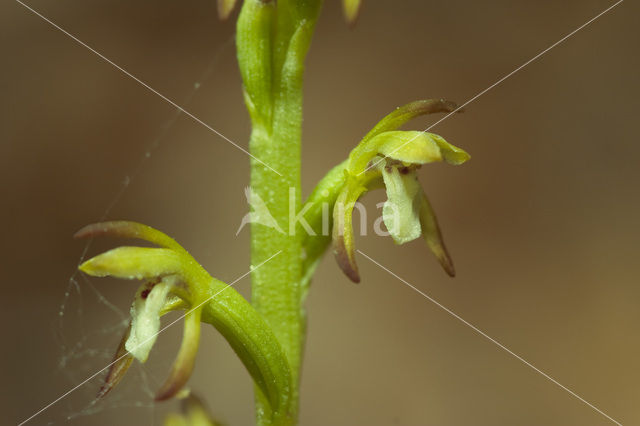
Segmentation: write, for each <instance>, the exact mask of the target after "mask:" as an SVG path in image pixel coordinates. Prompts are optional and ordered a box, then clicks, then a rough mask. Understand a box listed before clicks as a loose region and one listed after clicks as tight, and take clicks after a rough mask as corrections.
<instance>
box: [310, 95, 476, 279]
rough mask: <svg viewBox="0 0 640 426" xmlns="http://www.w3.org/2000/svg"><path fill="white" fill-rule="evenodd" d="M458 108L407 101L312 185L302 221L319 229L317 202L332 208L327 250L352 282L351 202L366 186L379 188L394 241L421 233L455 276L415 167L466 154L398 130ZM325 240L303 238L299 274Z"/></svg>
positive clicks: (315, 258) (463, 157) (422, 134)
mask: <svg viewBox="0 0 640 426" xmlns="http://www.w3.org/2000/svg"><path fill="white" fill-rule="evenodd" d="M454 111H458V108H457V106H456V105H455V104H454V103H452V102H449V101H445V100H443V99H430V100H423V101H416V102H411V103H409V104H407V105H405V106H402V107H400V108H397V109H396V110H395V111H394V112H392V113H391V114H389V115H387V116H386V117H385V118H383V119H382V120H381V121H380V122H379V123H378V124H377V125H376V126H375V127H374V128H373V129H372V130H371V131H370V132H369V133H367V135H365V137H364V138H363V139H362V141H361V142H360V143H359V144H358V145H357V146H356V148H354V149H353V150H352V151H351V153H350V154H349V158H348V159H347V160H346V161H344V162H343V163H341V164H340V165H338V166H336V167H335V168H334V169H333V170H331V171H330V172H329V173H328V174H327V175H326V176H325V178H323V179H322V180H321V181H320V183H319V184H318V186H316V188H315V189H314V191H313V192H312V194H311V195H310V196H309V199H308V200H307V201H306V203H305V206H304V209H306V210H307V211H308V212H309V213H308V215H307V216H306V219H307V220H308V222H309V223H310V224H311V227H312V228H313V230H314V231H315V232H319V229H318V228H319V226H320V222H321V216H322V213H323V212H322V211H321V208H320V206H321V205H323V204H329V205H330V206H332V208H333V215H332V236H331V241H332V244H333V252H334V255H335V258H336V260H337V262H338V265H339V266H340V268H341V269H342V270H343V271H344V273H345V274H346V275H347V277H349V278H350V279H351V280H352V281H353V282H359V281H360V274H359V273H358V266H357V264H356V261H355V242H354V235H353V226H352V215H353V209H354V207H355V203H356V202H357V201H358V200H359V199H360V197H362V196H363V195H364V194H365V193H367V192H368V191H370V190H373V189H378V188H385V189H386V192H387V201H386V202H385V203H384V205H383V208H382V219H383V221H384V224H385V226H386V227H387V230H388V231H389V234H390V235H391V237H392V238H393V240H394V241H395V242H396V243H397V244H404V243H406V242H409V241H412V240H415V239H416V238H419V237H420V236H422V237H423V238H424V239H425V241H426V243H427V245H428V246H429V248H430V249H431V251H432V252H433V253H434V254H435V256H436V257H437V259H438V260H439V262H440V264H441V265H442V267H443V268H444V270H445V271H446V272H447V273H448V274H449V275H450V276H454V275H455V270H454V267H453V262H452V261H451V257H450V255H449V253H448V251H447V248H446V246H445V244H444V241H443V239H442V234H441V233H440V229H439V226H438V221H437V219H436V216H435V213H434V211H433V209H432V207H431V204H430V202H429V200H428V199H427V196H426V195H425V193H424V191H423V189H422V187H421V186H420V183H419V181H418V175H417V172H418V169H419V168H420V167H421V166H422V165H424V164H428V163H433V162H440V161H444V162H446V163H448V164H453V165H458V164H462V163H464V162H465V161H467V160H468V159H469V158H470V156H469V154H467V153H466V152H465V151H463V150H462V149H460V148H458V147H455V146H453V145H451V144H450V143H448V142H447V141H446V140H444V138H442V137H441V136H438V135H436V134H433V133H428V132H417V131H401V130H398V128H400V127H401V126H402V125H404V124H405V123H406V122H408V121H409V120H410V119H412V118H415V117H417V116H420V115H424V114H431V113H437V112H449V113H451V112H454ZM328 243H329V241H328V240H327V239H326V238H325V237H323V236H319V237H316V236H309V237H305V241H304V244H303V246H304V250H305V253H304V254H305V256H306V258H305V276H309V277H310V276H311V275H312V273H313V270H314V269H315V267H316V265H317V263H318V260H319V258H320V257H321V256H322V253H323V252H324V250H325V248H326V245H327V244H328Z"/></svg>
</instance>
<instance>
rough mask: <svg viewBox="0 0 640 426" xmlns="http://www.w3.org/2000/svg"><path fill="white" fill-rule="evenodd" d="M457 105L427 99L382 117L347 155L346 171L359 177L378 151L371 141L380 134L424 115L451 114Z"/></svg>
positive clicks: (442, 100)
mask: <svg viewBox="0 0 640 426" xmlns="http://www.w3.org/2000/svg"><path fill="white" fill-rule="evenodd" d="M456 108H457V105H456V104H455V103H453V102H449V101H446V100H444V99H427V100H422V101H415V102H411V103H408V104H406V105H404V106H402V107H399V108H396V110H395V111H393V112H392V113H390V114H389V115H387V116H386V117H384V118H383V119H382V120H380V122H379V123H378V124H376V126H375V127H374V128H373V129H371V130H370V131H369V133H367V134H366V135H365V137H364V138H362V140H361V141H360V143H359V144H358V145H357V146H356V147H355V148H354V149H353V150H352V151H351V153H350V154H349V167H348V170H349V171H350V172H351V173H352V174H354V175H360V174H361V173H363V172H364V171H366V170H367V168H368V167H369V162H370V161H371V160H372V159H373V158H374V157H375V156H376V155H377V153H378V150H377V147H376V144H375V143H372V142H371V139H373V138H374V137H376V136H378V135H379V134H381V133H384V132H389V131H393V130H397V129H399V128H400V127H401V126H402V125H404V124H405V123H406V122H408V121H409V120H411V119H413V118H416V117H419V116H421V115H425V114H433V113H438V112H453V111H455V109H456Z"/></svg>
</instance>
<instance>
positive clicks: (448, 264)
mask: <svg viewBox="0 0 640 426" xmlns="http://www.w3.org/2000/svg"><path fill="white" fill-rule="evenodd" d="M438 260H439V261H440V265H442V268H443V269H444V270H445V272H446V273H447V275H449V276H450V277H451V278H454V277H455V276H456V269H455V267H454V266H453V261H452V260H451V257H450V256H449V253H447V252H446V249H445V253H444V256H442V257H439V258H438Z"/></svg>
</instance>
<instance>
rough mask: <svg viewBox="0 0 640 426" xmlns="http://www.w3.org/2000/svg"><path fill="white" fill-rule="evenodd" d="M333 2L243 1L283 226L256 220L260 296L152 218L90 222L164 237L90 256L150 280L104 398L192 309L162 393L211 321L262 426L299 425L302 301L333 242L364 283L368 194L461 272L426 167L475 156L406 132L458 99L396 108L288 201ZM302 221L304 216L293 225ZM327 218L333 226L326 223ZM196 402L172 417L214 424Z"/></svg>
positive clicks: (244, 39) (393, 226)
mask: <svg viewBox="0 0 640 426" xmlns="http://www.w3.org/2000/svg"><path fill="white" fill-rule="evenodd" d="M234 3H235V1H234V0H218V6H219V12H220V16H221V17H222V18H227V17H228V16H229V15H230V14H231V12H232V10H233V8H234ZM321 3H322V2H321V0H278V1H277V2H276V1H273V0H245V1H244V3H243V5H242V9H241V11H240V15H239V17H238V23H237V37H236V40H237V56H238V63H239V66H240V72H241V75H242V79H243V94H244V99H245V103H246V106H247V109H248V112H249V116H250V119H251V125H252V132H251V138H250V150H251V190H252V191H253V193H255V194H256V196H258V197H259V198H260V200H262V202H263V203H264V207H266V209H268V211H269V212H270V214H271V217H272V218H273V220H274V221H275V225H276V226H265V225H264V224H263V223H260V222H259V221H252V224H251V263H252V270H251V280H252V300H251V303H250V302H249V301H247V300H246V299H245V298H244V297H243V296H241V295H240V294H239V293H238V292H237V291H236V290H235V289H234V288H233V287H231V286H230V285H227V284H225V283H223V282H221V281H220V280H218V279H216V278H214V277H213V276H212V275H210V274H209V273H208V272H207V271H206V270H205V269H204V268H203V267H202V266H201V265H200V264H199V263H198V262H197V261H196V260H195V259H194V258H193V257H192V256H191V255H190V254H189V253H188V252H187V250H185V249H184V248H183V247H182V246H180V245H179V244H178V243H177V242H176V241H175V240H173V239H172V238H171V237H169V236H167V235H166V234H164V233H162V232H160V231H158V230H156V229H153V228H151V227H149V226H146V225H143V224H139V223H135V222H130V221H112V222H103V223H97V224H93V225H89V226H86V227H85V228H83V229H81V230H80V231H78V233H77V234H76V236H77V237H85V238H94V237H98V236H112V237H122V238H128V239H139V240H143V241H146V242H148V243H152V244H153V245H155V246H157V247H137V246H122V247H118V248H115V249H112V250H109V251H107V252H105V253H102V254H100V255H97V256H95V257H93V258H91V259H89V260H87V261H86V262H84V263H83V264H81V265H80V270H81V271H83V272H84V273H86V274H88V275H91V276H96V277H104V276H112V277H116V278H122V279H130V280H137V281H141V282H142V284H141V285H140V287H139V288H138V290H137V292H136V293H135V296H134V300H133V303H132V306H131V320H130V325H129V327H128V329H127V330H126V332H125V334H124V336H123V338H122V341H121V343H120V345H119V347H118V349H117V351H116V355H115V358H114V363H113V364H112V365H111V367H110V370H109V372H108V374H107V376H106V379H105V381H104V383H103V386H102V388H101V390H100V393H99V397H104V396H105V395H107V393H109V392H110V391H111V390H112V389H113V388H114V387H115V386H116V385H117V384H118V383H119V382H120V380H121V379H122V378H123V377H124V374H125V373H126V371H127V369H128V368H129V366H130V365H131V363H132V362H133V360H134V359H136V360H138V361H139V362H145V361H146V360H147V358H148V357H149V354H150V352H151V351H152V348H153V345H154V343H155V341H156V338H157V335H158V333H159V332H160V331H161V329H160V326H161V322H160V319H161V317H162V316H163V315H164V314H166V313H169V312H172V311H184V312H185V314H184V333H183V338H182V344H181V346H180V349H179V351H178V355H177V357H176V360H175V363H174V364H173V367H172V369H171V371H170V372H169V377H168V379H167V380H166V382H165V383H164V385H162V386H161V388H160V389H159V391H158V393H157V395H156V399H157V400H166V399H169V398H172V397H175V396H176V395H179V394H180V390H181V389H183V388H184V386H185V385H186V383H187V381H188V379H189V377H190V375H191V372H192V371H193V368H194V364H195V360H196V354H197V352H198V345H199V340H200V328H201V323H208V324H211V325H212V326H213V327H214V328H215V329H216V330H217V331H218V332H220V333H221V334H222V335H223V336H224V338H225V339H226V340H227V342H228V343H229V345H230V346H231V348H232V349H233V350H234V351H235V353H236V354H237V355H238V357H239V358H240V360H241V361H242V363H243V364H244V366H245V368H246V369H247V371H248V373H249V374H250V375H251V377H252V379H253V381H254V383H255V399H256V420H257V423H258V424H260V425H293V424H296V423H297V420H298V410H299V406H298V401H299V395H298V391H299V382H300V368H301V363H302V352H303V344H304V340H305V312H304V307H303V304H304V300H305V297H306V294H307V292H308V289H309V285H310V282H311V279H312V276H313V273H314V271H315V269H316V267H317V265H318V263H319V261H320V259H321V257H322V256H323V254H324V253H325V252H326V251H327V249H328V247H329V246H330V245H332V247H333V253H334V255H335V258H336V260H337V263H338V265H339V266H340V268H341V269H342V270H343V271H344V273H345V274H346V276H347V277H348V278H349V279H351V280H352V281H354V282H359V281H360V274H359V272H358V268H357V265H356V262H355V245H354V235H353V229H352V213H353V209H354V205H355V203H356V202H357V201H358V199H360V198H361V197H362V196H363V195H364V194H365V193H366V192H368V191H370V190H373V189H377V188H385V190H386V193H387V201H386V202H385V204H384V207H383V221H384V223H385V226H386V227H387V229H388V231H389V234H390V235H391V237H392V238H393V240H394V241H395V242H396V243H397V244H404V243H406V242H408V241H411V240H414V239H416V238H419V237H420V236H422V237H424V239H425V241H426V243H427V245H428V247H429V248H430V250H431V251H432V252H433V253H434V254H435V256H436V257H437V259H438V260H439V261H440V263H441V264H442V266H443V268H444V269H445V271H446V272H447V273H448V274H449V275H451V276H453V275H454V268H453V263H452V261H451V258H450V256H449V254H448V252H447V249H446V248H445V245H444V242H443V239H442V235H441V233H440V230H439V227H438V222H437V220H436V217H435V215H434V212H433V209H432V208H431V204H430V203H429V201H428V199H427V197H426V195H425V194H424V192H423V190H422V188H421V187H420V184H419V182H418V180H417V171H418V169H419V168H420V167H421V166H422V165H424V164H428V163H432V162H438V161H445V162H447V163H449V164H453V165H457V164H461V163H463V162H465V161H467V160H468V159H469V155H468V154H467V153H466V152H465V151H463V150H462V149H460V148H457V147H455V146H453V145H451V144H449V143H448V142H446V141H445V140H444V139H443V138H442V137H441V136H438V135H435V134H431V133H426V132H417V131H403V130H399V129H400V128H401V127H402V126H403V125H404V124H405V123H407V122H408V121H409V120H411V119H413V118H415V117H418V116H421V115H425V114H431V113H442V112H453V111H456V110H457V106H456V105H455V104H454V103H452V102H449V101H445V100H442V99H437V100H423V101H416V102H411V103H409V104H407V105H405V106H403V107H400V108H397V109H395V110H394V111H393V112H391V113H390V114H389V115H387V116H386V117H384V118H383V119H382V120H381V121H380V122H379V123H378V124H376V125H375V126H374V127H373V129H372V130H371V131H370V132H369V133H367V134H366V135H365V136H364V138H363V139H362V140H361V141H360V143H359V144H357V145H356V146H355V148H354V149H353V150H352V151H351V153H350V155H349V157H348V158H347V159H346V160H345V161H343V162H342V163H340V164H339V165H337V166H336V167H334V168H333V169H332V170H330V171H329V172H328V174H327V175H326V176H325V177H324V178H323V179H322V180H321V181H320V182H319V183H318V185H317V187H316V188H315V189H314V191H313V192H312V193H311V194H310V195H309V197H308V198H307V200H306V201H305V202H304V203H300V202H298V203H296V204H295V205H289V203H290V200H291V199H292V198H291V197H290V193H294V195H296V196H295V197H294V198H293V200H300V192H301V191H300V173H301V167H300V163H301V162H300V144H301V123H302V79H303V71H304V59H305V56H306V53H307V51H308V49H309V44H310V42H311V37H312V34H313V30H314V27H315V23H316V21H317V18H318V15H319V12H320V7H321ZM343 6H344V12H345V16H346V18H347V21H348V22H349V23H351V24H353V22H355V19H356V17H357V15H358V10H359V6H360V1H358V0H343ZM327 205H328V206H329V208H330V209H332V210H333V214H332V215H330V216H329V217H328V219H327V218H326V217H325V216H326V215H324V214H323V213H325V208H324V206H327ZM292 212H293V213H294V214H293V215H292V214H291V213H292ZM298 217H301V218H303V219H304V221H298V220H295V219H296V218H298ZM327 222H328V223H327ZM301 224H304V227H303V226H302V225H301ZM327 225H328V226H329V227H330V229H331V232H330V233H326V232H322V229H323V227H325V226H327ZM283 230H289V231H290V232H283ZM184 406H185V407H186V408H185V412H184V414H183V415H178V414H176V415H172V416H170V417H169V418H167V424H168V425H196V426H199V425H205V424H214V422H213V421H212V420H211V418H210V416H209V415H208V414H207V413H206V410H204V409H203V408H202V406H201V404H200V402H199V401H198V400H197V399H196V398H194V397H190V399H188V400H187V401H186V402H185V404H184Z"/></svg>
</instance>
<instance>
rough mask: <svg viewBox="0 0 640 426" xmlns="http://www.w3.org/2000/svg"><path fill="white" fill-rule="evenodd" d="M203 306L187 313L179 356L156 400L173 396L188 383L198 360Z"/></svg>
mask: <svg viewBox="0 0 640 426" xmlns="http://www.w3.org/2000/svg"><path fill="white" fill-rule="evenodd" d="M201 314H202V308H197V309H193V310H191V311H189V312H187V314H186V315H185V318H184V334H183V336H182V345H181V346H180V351H179V352H178V356H177V358H176V360H175V361H174V363H173V367H172V368H171V373H169V378H168V379H167V380H166V381H165V383H164V385H162V387H161V388H160V390H159V391H158V392H157V394H156V398H155V399H156V401H164V400H166V399H169V398H171V397H173V396H174V395H175V394H176V393H177V392H178V391H179V390H180V389H182V387H183V386H184V385H185V384H186V383H187V380H189V377H191V373H192V372H193V367H194V365H195V362H196V354H197V353H198V346H199V344H200V317H201Z"/></svg>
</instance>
